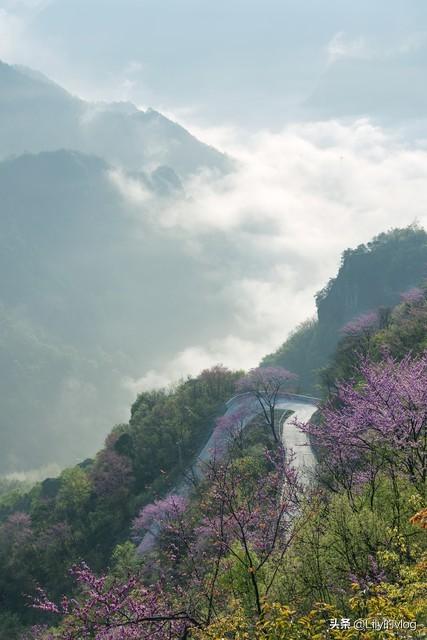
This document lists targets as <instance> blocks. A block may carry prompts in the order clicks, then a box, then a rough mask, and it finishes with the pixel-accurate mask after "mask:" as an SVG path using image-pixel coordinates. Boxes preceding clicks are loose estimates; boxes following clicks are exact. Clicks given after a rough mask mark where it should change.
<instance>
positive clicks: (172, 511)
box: [132, 494, 188, 539]
mask: <svg viewBox="0 0 427 640" xmlns="http://www.w3.org/2000/svg"><path fill="white" fill-rule="evenodd" d="M187 507H188V498H186V497H184V496H179V495H175V494H170V495H168V496H166V498H163V499H161V500H156V501H155V502H153V503H150V504H147V505H145V507H143V509H141V511H140V513H139V515H138V516H137V517H136V518H135V520H134V521H133V524H132V530H133V533H134V537H135V538H136V539H138V538H140V537H141V534H144V533H147V532H148V533H151V534H152V535H156V534H157V533H158V532H159V531H160V530H161V529H163V528H165V527H167V526H169V525H170V524H171V523H172V522H173V521H174V520H175V519H177V518H180V517H181V515H182V514H183V513H184V512H185V510H186V509H187Z"/></svg>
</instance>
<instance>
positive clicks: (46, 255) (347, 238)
mask: <svg viewBox="0 0 427 640" xmlns="http://www.w3.org/2000/svg"><path fill="white" fill-rule="evenodd" d="M409 5H410V7H409ZM362 8H363V11H362V10H361V9H362ZM308 15H309V16H310V20H308V19H307V16H308ZM272 16H274V19H273V20H272ZM426 18H427V6H426V5H425V3H422V2H413V3H412V2H411V3H408V2H403V1H400V0H393V1H392V2H385V0H379V1H378V2H375V3H372V2H365V0H363V1H362V2H359V3H357V4H354V3H349V2H338V1H334V0H327V1H326V2H325V1H324V0H323V1H320V0H318V1H317V0H315V1H313V2H308V0H305V1H304V2H298V3H297V2H291V1H289V0H286V1H283V0H282V1H279V0H266V1H265V2H262V3H261V2H258V1H255V0H254V1H250V2H243V1H240V0H237V1H235V2H231V3H227V2H224V1H222V0H221V1H220V2H215V3H205V2H199V1H196V0H185V1H183V2H178V1H177V0H168V2H164V1H159V0H157V1H156V2H154V1H147V2H136V0H123V1H122V2H120V3H118V2H106V1H105V0H102V1H101V0H89V1H87V0H86V2H83V1H81V0H51V1H49V0H39V1H38V0H20V1H19V0H0V59H1V60H2V62H1V63H0V216H1V222H0V225H1V226H0V261H1V285H0V287H1V289H0V395H1V398H2V411H1V417H0V474H14V473H15V474H22V473H23V472H29V471H32V470H36V469H42V471H41V472H40V473H41V475H48V474H52V473H53V472H54V470H55V469H56V468H63V467H64V466H66V465H69V464H74V463H76V462H77V461H80V460H83V459H84V458H87V457H88V456H92V455H93V454H94V453H95V452H96V450H97V449H98V448H99V447H100V446H101V445H102V443H103V441H104V439H105V437H106V435H107V433H108V432H109V431H110V429H111V427H112V426H113V425H114V424H116V423H120V422H126V421H127V420H128V418H129V411H130V406H131V403H132V402H133V401H134V400H135V398H136V396H137V394H138V392H140V391H142V390H146V389H152V388H160V387H164V386H168V385H171V384H174V383H176V382H177V381H178V380H180V379H181V378H182V377H186V376H187V375H190V374H197V373H199V372H200V371H201V370H202V369H204V368H206V367H210V366H212V365H214V364H217V363H222V364H224V365H225V366H227V367H230V368H234V369H242V368H244V369H248V368H250V367H253V366H256V365H257V364H258V363H259V362H260V360H261V359H262V358H263V356H265V355H266V354H267V353H269V352H271V351H272V350H274V349H276V348H277V347H278V346H279V345H280V344H281V343H282V342H283V341H284V340H285V338H286V337H287V335H288V334H289V332H290V331H291V330H292V329H294V328H295V327H296V326H297V325H298V324H299V323H300V322H301V321H303V320H304V319H305V318H307V317H310V316H312V315H314V313H315V304H314V294H315V293H316V291H318V290H319V289H320V288H321V287H322V286H323V285H324V284H325V282H326V281H327V280H328V278H330V277H331V276H333V275H335V273H336V271H337V269H338V266H339V261H340V255H341V253H342V251H343V250H344V249H346V248H347V247H355V246H357V245H358V244H359V243H361V242H366V241H368V240H369V239H370V238H371V237H372V236H373V235H375V234H377V233H379V232H381V231H384V230H387V229H390V228H392V227H395V226H400V227H403V226H406V225H409V224H411V223H413V222H419V223H420V224H421V225H425V223H426V222H427V218H426V208H425V202H426V198H427V181H426V175H427V138H426V136H425V113H426V106H427V85H426V83H425V81H424V80H425V63H426V56H427V30H426V29H423V27H422V25H425V24H426ZM76 33H79V38H78V39H77V38H76ZM52 465H53V466H52ZM31 477H35V476H34V475H33V476H31Z"/></svg>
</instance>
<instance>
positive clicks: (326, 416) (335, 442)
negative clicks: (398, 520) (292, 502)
mask: <svg viewBox="0 0 427 640" xmlns="http://www.w3.org/2000/svg"><path fill="white" fill-rule="evenodd" d="M357 373H358V378H357V380H353V381H350V382H346V381H344V382H340V383H339V384H338V389H337V397H336V398H334V399H333V400H332V401H331V402H329V404H327V405H326V406H325V407H324V408H323V411H322V414H323V420H322V421H321V423H319V424H305V425H300V426H301V428H302V430H303V431H305V432H306V433H309V434H310V436H311V437H312V438H314V440H315V442H316V443H317V445H318V446H319V447H320V450H321V451H322V457H323V458H324V460H325V461H326V463H327V464H329V466H330V468H331V469H335V470H340V473H341V476H342V478H347V479H348V478H349V476H350V475H354V474H356V476H357V475H358V474H360V473H362V475H364V476H366V475H369V474H371V475H372V474H375V473H376V472H377V471H378V469H379V468H380V467H381V468H386V469H388V470H389V471H390V472H392V473H396V472H399V473H403V474H405V475H406V477H407V478H408V479H409V480H410V482H411V483H413V484H414V485H415V486H416V487H417V488H418V489H419V490H420V491H422V492H424V491H425V485H426V474H427V352H425V353H424V354H423V355H422V356H421V357H419V358H414V357H412V356H411V355H410V354H409V355H407V356H406V357H405V358H403V360H401V361H397V360H396V359H394V358H393V357H391V356H390V355H386V356H385V357H384V359H383V360H382V361H381V362H372V361H371V360H370V359H369V358H367V357H364V358H361V360H360V362H359V365H358V372H357Z"/></svg>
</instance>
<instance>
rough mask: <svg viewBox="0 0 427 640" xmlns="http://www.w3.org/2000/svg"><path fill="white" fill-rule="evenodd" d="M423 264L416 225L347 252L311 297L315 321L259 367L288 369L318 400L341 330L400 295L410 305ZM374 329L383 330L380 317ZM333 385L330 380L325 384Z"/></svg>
mask: <svg viewBox="0 0 427 640" xmlns="http://www.w3.org/2000/svg"><path fill="white" fill-rule="evenodd" d="M426 265H427V234H426V232H425V231H424V230H423V229H422V228H420V227H418V226H416V225H411V226H410V227H407V228H405V229H393V230H391V231H389V232H387V233H381V234H380V235H378V236H376V237H375V238H374V239H373V240H372V241H371V242H369V243H367V244H366V245H364V244H362V245H359V246H358V247H356V248H355V249H347V250H346V251H344V253H343V254H342V258H341V265H340V268H339V271H338V274H337V276H336V277H335V278H332V279H331V280H330V281H329V283H328V284H327V285H326V287H324V288H323V289H322V290H321V291H320V292H319V293H318V294H317V296H316V305H317V316H318V318H317V320H310V321H307V322H305V323H303V324H302V325H301V326H300V327H299V328H298V330H297V331H296V332H295V333H294V334H291V335H290V336H289V338H288V339H287V341H286V342H285V343H284V344H283V345H282V346H281V347H279V349H278V350H277V351H276V352H275V353H273V354H270V355H269V356H267V357H265V358H264V360H263V362H262V364H263V365H268V366H282V367H287V368H289V369H291V370H292V371H294V372H295V373H296V374H297V375H298V377H299V381H300V385H301V388H302V390H303V392H304V393H314V394H315V395H318V385H319V383H320V378H319V373H320V371H321V370H322V369H324V368H325V367H326V366H327V365H328V361H329V359H330V358H331V357H332V356H333V355H334V351H335V349H336V347H337V344H338V342H339V341H340V338H341V337H342V334H341V332H340V330H341V329H342V327H343V326H345V325H346V323H349V322H352V321H354V320H355V319H356V318H358V317H359V318H360V316H363V315H365V314H369V313H370V312H371V313H375V312H376V311H377V310H380V309H381V308H390V307H394V306H395V305H396V304H398V303H399V301H400V300H401V299H402V298H401V296H402V295H403V300H404V301H407V300H406V298H407V297H408V295H409V296H410V297H411V300H412V301H414V296H415V297H417V296H419V292H417V290H418V288H419V287H420V286H421V285H422V284H423V282H424V280H425V278H426V275H427V267H426ZM410 291H411V293H410V294H409V293H408V292H410ZM402 292H403V294H402ZM372 320H373V317H372ZM379 326H380V328H382V326H383V318H381V316H380V317H379ZM354 346H355V341H354V342H353V347H354ZM349 351H350V349H348V350H347V351H346V354H345V356H346V355H348V353H349ZM345 356H344V359H345ZM333 380H334V377H333V375H330V376H329V382H330V383H331V381H333ZM327 388H328V385H326V390H327Z"/></svg>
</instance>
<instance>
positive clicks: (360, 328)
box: [340, 311, 379, 336]
mask: <svg viewBox="0 0 427 640" xmlns="http://www.w3.org/2000/svg"><path fill="white" fill-rule="evenodd" d="M378 323H379V318H378V313H377V312H376V311H369V312H368V313H362V314H361V315H359V316H357V317H356V318H353V319H352V320H350V321H349V322H347V323H346V324H345V325H344V326H343V327H342V328H341V330H340V333H342V334H343V335H345V336H359V335H363V334H368V333H371V332H372V331H373V330H374V329H376V328H378Z"/></svg>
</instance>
